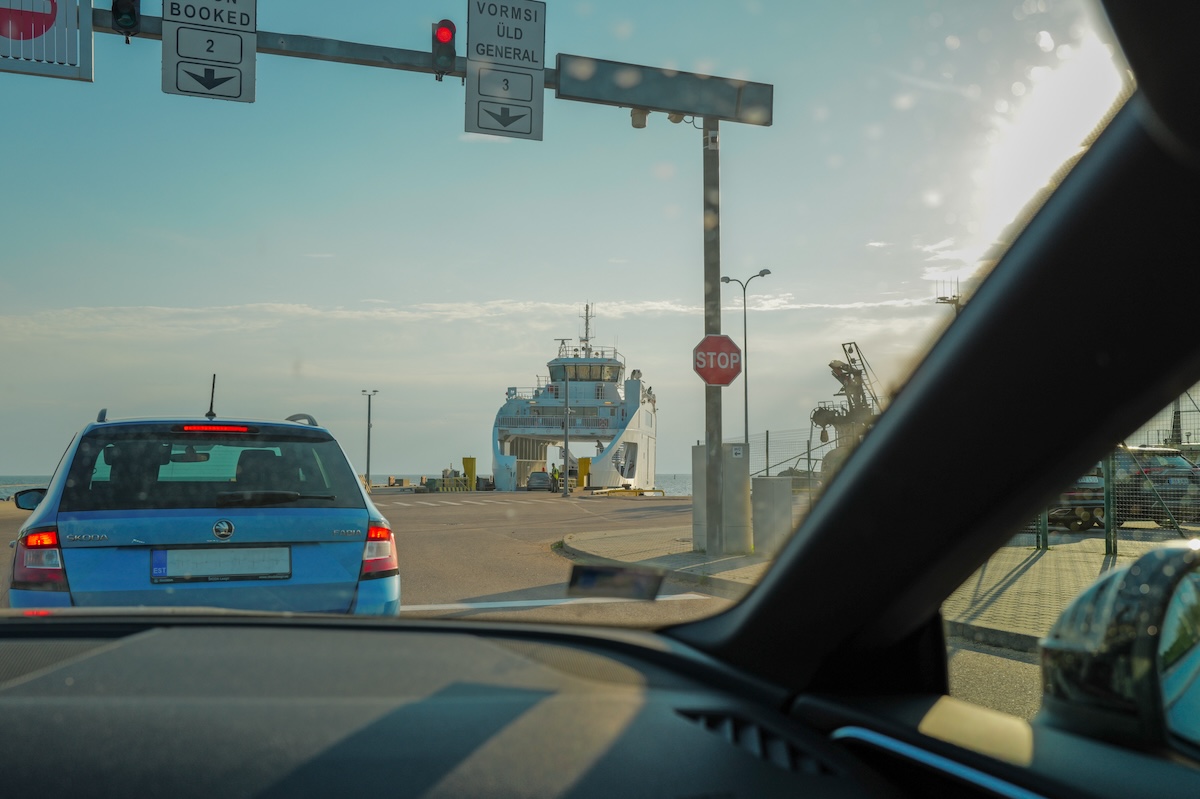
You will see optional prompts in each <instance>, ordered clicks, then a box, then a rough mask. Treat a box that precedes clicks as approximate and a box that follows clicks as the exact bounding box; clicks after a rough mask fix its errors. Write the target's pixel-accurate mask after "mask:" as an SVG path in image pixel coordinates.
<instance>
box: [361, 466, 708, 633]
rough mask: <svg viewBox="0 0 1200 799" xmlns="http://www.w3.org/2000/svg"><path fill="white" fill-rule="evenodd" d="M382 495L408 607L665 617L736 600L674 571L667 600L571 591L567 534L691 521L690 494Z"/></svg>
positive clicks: (626, 621)
mask: <svg viewBox="0 0 1200 799" xmlns="http://www.w3.org/2000/svg"><path fill="white" fill-rule="evenodd" d="M373 498H374V501H375V503H376V505H377V506H378V507H379V509H380V510H381V511H382V512H383V513H384V515H385V516H387V518H388V520H389V521H390V522H391V523H392V527H393V529H394V531H395V532H396V542H397V547H398V548H399V553H400V563H401V567H400V577H401V582H402V586H403V587H402V593H403V597H404V601H403V606H404V610H403V611H402V612H403V613H404V614H405V616H412V617H433V616H438V617H453V618H467V619H504V620H513V621H549V622H560V623H561V622H566V623H570V622H580V623H588V624H619V625H625V626H629V625H632V626H658V625H662V624H671V623H676V622H682V621H687V620H689V619H696V618H700V617H701V616H706V615H711V614H713V613H717V612H719V611H721V610H722V609H724V608H726V607H728V606H729V600H727V599H721V598H717V597H713V596H708V595H705V594H704V593H702V592H700V591H699V590H698V589H696V588H695V587H694V586H692V585H690V584H688V583H679V582H676V581H672V580H669V579H668V580H667V581H666V582H665V583H664V586H663V589H662V590H661V591H660V599H659V601H657V602H614V601H589V602H579V601H578V600H572V599H571V598H570V597H568V596H567V583H568V580H569V579H570V573H571V566H572V563H571V560H570V559H569V558H567V557H566V556H565V555H563V554H561V553H560V552H558V551H556V549H555V545H556V544H557V543H558V542H560V541H561V540H562V538H563V536H564V535H565V534H566V533H570V532H586V531H590V530H615V529H622V528H645V527H651V526H655V525H657V524H687V523H688V522H689V520H690V519H691V502H690V500H689V499H687V498H679V499H666V500H661V499H660V500H655V501H653V502H636V501H624V500H621V499H601V498H592V497H586V496H573V497H570V498H563V497H562V496H561V495H558V494H552V493H550V492H548V491H547V492H541V491H537V492H517V493H507V492H506V493H494V492H486V493H472V494H397V493H393V492H388V491H386V490H384V489H376V491H375V493H374V495H373ZM447 606H449V607H447Z"/></svg>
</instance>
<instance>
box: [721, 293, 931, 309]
mask: <svg viewBox="0 0 1200 799" xmlns="http://www.w3.org/2000/svg"><path fill="white" fill-rule="evenodd" d="M928 304H929V298H928V297H905V298H900V299H894V300H853V301H850V302H795V301H794V300H793V298H792V295H791V294H777V295H775V296H773V297H758V298H756V299H754V300H752V301H751V302H750V303H749V307H750V310H754V311H813V310H832V311H862V310H867V309H868V308H917V307H920V306H923V305H928ZM725 310H741V305H737V306H729V307H728V308H726V309H725Z"/></svg>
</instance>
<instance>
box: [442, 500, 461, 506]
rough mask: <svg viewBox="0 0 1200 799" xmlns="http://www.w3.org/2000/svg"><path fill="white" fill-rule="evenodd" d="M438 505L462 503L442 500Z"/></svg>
mask: <svg viewBox="0 0 1200 799" xmlns="http://www.w3.org/2000/svg"><path fill="white" fill-rule="evenodd" d="M438 504H439V505H461V504H462V503H461V502H451V501H450V500H445V499H444V500H442V501H441V502H439V503H438Z"/></svg>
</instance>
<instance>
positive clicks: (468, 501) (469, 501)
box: [463, 499, 483, 505]
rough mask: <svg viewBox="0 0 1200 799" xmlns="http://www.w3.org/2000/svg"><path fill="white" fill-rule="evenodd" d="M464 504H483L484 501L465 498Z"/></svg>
mask: <svg viewBox="0 0 1200 799" xmlns="http://www.w3.org/2000/svg"><path fill="white" fill-rule="evenodd" d="M463 504H464V505H482V504H483V503H482V502H474V501H472V500H469V499H464V500H463Z"/></svg>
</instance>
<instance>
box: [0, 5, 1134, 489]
mask: <svg viewBox="0 0 1200 799" xmlns="http://www.w3.org/2000/svg"><path fill="white" fill-rule="evenodd" d="M32 1H33V2H38V3H43V4H45V5H48V0H32ZM85 1H86V0H85ZM15 2H16V0H0V9H3V8H5V7H6V6H9V5H12V4H14V3H15ZM242 2H245V0H242ZM330 9H333V11H332V12H331V11H330ZM143 13H145V14H150V15H158V14H160V13H161V4H160V3H157V2H153V1H152V0H145V2H144V3H143ZM257 15H258V28H259V30H265V31H272V32H277V33H285V34H299V35H305V36H312V37H322V38H329V39H339V40H344V41H350V42H357V43H363V44H376V45H383V46H387V47H395V48H402V49H408V50H418V51H427V50H428V48H429V31H430V23H433V22H435V21H437V20H439V19H442V18H449V19H451V20H453V21H455V22H456V24H457V27H458V52H459V55H460V56H463V55H466V45H467V41H468V30H467V4H466V2H463V0H428V1H427V2H420V3H417V2H407V1H406V2H395V0H364V2H361V3H357V4H343V3H329V2H317V0H259V2H258V8H257ZM1111 41H1112V39H1111V34H1110V33H1109V32H1108V31H1107V27H1106V25H1105V23H1104V21H1103V19H1102V18H1101V17H1099V16H1098V15H1097V14H1096V13H1095V12H1094V11H1093V10H1092V9H1091V7H1090V5H1089V4H1087V3H1083V2H1081V0H1069V2H1046V1H1045V0H1041V1H1040V2H1039V1H1038V0H1023V2H1022V1H1019V0H1008V1H1006V0H997V1H996V2H989V3H975V2H961V3H954V2H933V1H932V0H914V1H911V2H909V1H901V0H857V2H854V1H848V0H806V1H805V2H794V0H778V1H777V2H772V1H771V0H741V1H735V0H662V1H661V2H655V3H646V2H643V1H642V0H590V1H589V2H584V1H583V0H547V3H546V42H545V45H546V53H547V62H548V63H549V64H551V65H552V64H553V60H554V56H555V54H557V53H569V54H574V55H584V56H594V57H597V58H603V59H608V60H612V61H621V62H627V63H632V64H643V65H648V66H654V67H666V68H671V69H679V70H683V71H690V72H697V73H701V74H708V75H717V76H721V77H729V78H737V79H745V80H751V81H755V82H760V83H768V84H772V85H773V86H774V119H773V124H772V125H771V126H756V125H749V124H738V123H733V122H725V123H722V126H721V139H720V158H721V197H720V201H721V220H720V223H721V231H720V235H721V258H722V274H726V275H729V276H732V277H735V278H741V279H743V280H744V279H745V278H747V277H749V276H750V275H753V274H756V273H757V272H759V271H760V270H761V269H770V271H771V274H770V275H769V276H766V277H763V278H758V279H755V280H754V282H753V283H751V284H750V287H749V290H748V292H747V294H748V298H747V299H748V302H747V306H746V308H745V309H744V310H745V321H746V324H747V327H748V335H749V346H748V351H747V366H748V372H747V374H745V375H743V377H742V378H739V379H738V381H736V382H735V383H734V384H733V385H732V386H730V387H729V388H728V389H726V390H724V391H723V427H724V437H725V438H726V440H738V439H740V436H741V434H742V424H743V422H742V419H743V401H742V397H743V385H742V382H741V381H742V380H743V379H746V378H747V377H748V379H749V381H750V382H749V386H748V388H749V398H750V403H749V404H750V429H751V434H752V436H753V435H755V434H760V433H761V432H762V431H764V430H772V431H785V430H792V431H794V430H801V429H807V428H808V426H809V421H808V416H809V413H810V412H811V410H812V409H813V408H814V407H815V406H816V405H817V403H818V402H819V401H825V400H835V399H836V398H835V397H834V396H833V395H834V392H835V391H836V390H837V389H838V387H839V386H838V384H837V382H836V381H835V380H834V379H833V378H832V377H831V376H830V374H829V369H828V367H827V364H828V362H829V361H830V360H832V359H835V358H840V357H841V352H842V350H841V345H842V343H843V342H850V341H854V342H857V343H858V345H859V347H860V349H861V351H862V352H863V353H864V355H865V356H866V358H867V360H868V362H869V363H870V365H871V367H872V368H873V370H874V372H875V373H876V375H877V376H878V377H879V385H878V386H877V390H878V391H879V392H880V393H881V394H884V395H886V394H887V392H888V391H889V390H891V389H893V388H895V387H896V386H897V385H899V384H900V383H901V382H902V380H903V378H904V376H905V375H906V374H907V373H908V372H909V371H910V370H911V369H912V368H913V365H914V364H915V363H916V362H917V361H918V359H919V357H920V355H921V354H922V353H923V352H924V351H925V350H926V349H927V348H928V346H929V344H930V342H931V341H932V340H933V338H934V337H935V336H936V335H937V333H938V332H939V331H940V330H942V329H943V328H944V327H945V326H946V325H947V324H949V323H950V322H951V321H952V319H953V311H952V310H951V309H950V308H949V307H948V306H946V305H939V304H937V303H935V302H934V298H935V297H936V296H938V295H944V294H947V293H951V292H953V291H955V290H956V289H957V290H958V291H960V292H962V293H963V294H969V293H970V291H971V290H972V289H973V287H974V286H975V285H977V283H978V280H979V279H980V277H981V275H983V274H984V273H985V272H986V268H987V266H988V264H989V263H990V262H991V260H992V259H993V258H994V254H995V253H996V252H997V248H998V246H999V247H1001V248H1002V246H1003V244H1004V243H1005V242H1006V241H1007V240H1008V239H1009V238H1010V237H1011V234H1012V231H1011V229H1010V228H1009V227H1008V226H1009V223H1010V222H1011V221H1012V220H1013V219H1014V217H1015V216H1016V215H1017V214H1018V212H1019V211H1020V209H1021V208H1022V206H1023V205H1024V204H1025V203H1026V202H1027V201H1028V200H1029V199H1030V198H1031V197H1033V196H1034V195H1035V194H1036V193H1037V192H1038V191H1039V189H1041V188H1042V187H1044V186H1045V185H1046V182H1047V180H1048V179H1049V177H1050V175H1051V174H1052V173H1053V172H1054V170H1055V169H1056V168H1058V166H1059V165H1061V164H1062V163H1064V162H1065V161H1068V160H1069V159H1071V158H1072V157H1074V156H1076V155H1077V154H1078V152H1079V150H1080V147H1081V145H1082V143H1083V142H1084V141H1085V139H1086V137H1087V136H1088V135H1089V132H1090V131H1091V130H1092V129H1093V127H1094V126H1095V125H1096V123H1097V122H1098V120H1100V119H1101V117H1102V116H1103V114H1104V112H1105V110H1106V109H1107V108H1109V107H1110V106H1111V104H1112V103H1113V102H1114V100H1115V99H1116V98H1117V97H1118V95H1119V93H1120V91H1121V86H1122V81H1123V79H1125V78H1127V75H1126V73H1125V71H1124V69H1123V67H1122V66H1121V64H1120V54H1119V52H1117V53H1114V48H1113V47H1112V45H1111ZM162 50H163V45H162V43H161V42H159V41H156V40H147V39H140V40H139V39H136V38H135V39H134V40H133V41H132V42H131V43H130V44H128V45H126V44H125V42H124V40H123V39H122V38H120V37H118V36H115V35H108V34H102V33H96V34H95V35H94V80H93V82H90V83H87V82H79V81H68V80H61V79H54V78H48V77H40V76H29V75H21V74H10V73H8V72H4V71H0V108H2V109H3V111H2V112H0V113H2V118H3V120H4V125H3V126H2V127H0V141H2V143H3V149H2V150H0V152H3V156H2V157H0V181H2V182H0V355H2V356H3V363H2V368H0V474H49V473H50V472H51V471H53V469H54V467H55V465H56V463H57V461H58V459H59V456H60V455H61V453H62V451H63V449H64V448H65V446H66V445H67V442H68V441H69V439H70V437H71V436H72V435H73V434H74V433H75V432H76V431H77V430H78V429H80V428H81V427H82V426H83V425H84V424H85V423H87V422H88V421H90V420H92V419H94V418H95V416H96V413H97V411H98V410H99V409H100V408H102V407H104V408H107V409H108V413H109V416H110V418H120V417H131V416H147V415H148V416H172V415H181V414H182V415H189V414H195V415H199V414H202V413H204V411H206V410H207V409H208V405H209V392H210V386H211V381H212V375H213V374H216V375H217V378H216V399H215V410H216V412H217V413H218V415H221V416H226V417H250V418H270V419H278V418H284V417H286V416H288V415H290V414H293V413H296V412H305V413H310V414H312V415H313V416H315V417H316V418H317V420H318V421H319V422H320V423H322V424H323V425H325V426H327V427H329V428H330V429H331V430H332V431H333V433H334V435H335V436H336V437H337V438H338V439H339V440H340V441H341V442H342V445H343V447H344V448H345V449H346V451H347V454H348V455H349V456H350V458H351V460H352V461H353V462H354V464H355V466H356V467H357V468H358V469H359V470H360V471H361V470H362V468H363V466H364V461H365V450H366V416H367V401H366V399H365V398H364V397H363V396H362V393H361V392H362V391H363V390H364V389H365V390H377V391H378V394H376V395H375V396H374V398H373V400H372V421H373V429H372V434H371V435H372V438H371V471H372V472H373V473H375V474H387V473H393V474H433V473H437V472H440V470H441V469H442V468H444V467H446V466H454V467H455V468H461V459H462V458H463V457H464V456H467V457H477V458H478V459H479V462H480V472H481V473H488V472H489V471H490V462H491V430H492V423H493V421H494V418H495V415H496V412H497V410H498V409H499V407H500V406H501V404H502V403H503V401H504V396H505V391H506V389H507V388H508V387H510V386H516V387H531V386H533V385H535V384H536V382H537V380H538V376H539V375H541V376H544V375H545V374H546V369H545V364H546V361H548V360H549V359H550V358H551V357H553V356H554V354H555V352H556V347H557V344H556V341H555V340H556V339H559V338H564V337H575V336H578V335H580V334H581V333H582V328H583V322H582V318H581V317H582V314H583V308H584V305H585V304H588V303H590V304H592V305H593V306H594V309H595V316H596V319H595V322H594V326H593V343H594V344H597V345H600V346H616V347H617V348H618V349H619V350H620V351H621V353H622V354H623V355H624V356H625V358H626V363H627V366H628V368H630V369H634V368H636V369H641V370H642V372H643V374H644V376H645V379H646V381H647V383H648V384H649V385H651V386H652V387H653V389H654V392H655V394H656V395H657V397H658V408H659V438H658V471H659V472H660V473H674V472H686V471H688V470H689V469H690V462H691V454H690V448H691V446H692V445H694V444H696V443H697V442H699V441H702V440H703V439H704V437H705V429H704V386H703V383H702V381H701V380H700V378H699V377H698V376H697V375H696V374H695V373H694V372H693V370H692V360H691V353H692V348H693V347H694V346H695V345H696V344H697V343H698V342H699V340H700V339H701V338H702V337H703V335H704V319H703V301H704V284H703V219H702V196H701V179H702V151H701V143H702V142H701V132H700V130H699V129H698V128H697V127H696V126H694V125H693V124H692V122H693V120H692V119H691V118H690V117H689V118H688V120H685V121H684V122H683V123H681V124H672V123H670V122H669V121H668V120H667V119H666V118H665V116H664V115H662V114H658V113H652V114H651V115H650V118H649V120H648V123H647V125H646V127H645V128H644V129H640V130H639V129H634V128H633V127H632V126H631V124H630V116H629V111H628V110H627V109H623V108H616V107H611V106H604V105H598V104H590V103H583V102H575V101H568V100H559V99H556V98H555V97H554V95H553V92H552V91H550V92H547V93H546V95H545V117H544V123H543V124H544V134H543V136H544V138H543V140H542V141H523V140H515V139H510V138H501V137H493V136H484V135H479V134H468V133H465V132H464V101H465V90H464V87H463V85H462V83H461V81H460V80H459V79H455V78H447V79H446V80H444V81H441V82H438V81H436V80H434V78H433V76H431V75H427V74H419V73H412V72H404V71H398V70H388V69H376V68H369V67H363V66H355V65H346V64H335V63H324V62H318V61H309V60H303V59H298V58H285V57H281V56H274V55H265V54H259V55H258V57H257V61H256V73H257V77H256V101H255V102H254V103H235V102H228V101H221V100H213V99H208V98H199V97H185V96H178V95H169V94H165V93H163V92H162V90H161V83H162V78H161V72H162ZM3 66H4V64H3V60H2V59H0V68H2V67H3ZM742 325H743V307H742V297H741V289H740V288H738V287H737V285H736V284H733V283H731V284H729V285H727V286H725V287H724V288H723V289H722V330H723V332H725V333H727V334H729V335H730V336H732V337H733V338H734V339H735V340H736V341H738V342H739V343H744V342H743V340H742Z"/></svg>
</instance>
